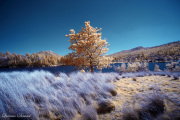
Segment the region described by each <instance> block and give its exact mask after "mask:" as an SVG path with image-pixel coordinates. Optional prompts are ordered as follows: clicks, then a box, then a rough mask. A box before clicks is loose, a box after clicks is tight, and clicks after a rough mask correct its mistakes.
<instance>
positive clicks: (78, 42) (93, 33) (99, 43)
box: [66, 21, 111, 72]
mask: <svg viewBox="0 0 180 120" xmlns="http://www.w3.org/2000/svg"><path fill="white" fill-rule="evenodd" d="M99 31H101V29H97V28H93V27H92V26H90V22H89V21H88V22H85V28H83V27H82V30H81V31H79V33H75V31H74V30H73V29H71V30H70V32H71V33H70V34H69V35H66V37H68V38H69V39H70V40H69V41H70V42H71V45H70V47H69V49H70V50H72V51H74V52H73V54H72V55H73V57H74V64H75V66H77V67H84V68H89V67H90V68H91V72H93V71H94V69H93V66H96V67H97V68H98V69H101V68H102V67H107V66H109V64H110V63H111V58H109V57H105V56H104V54H105V53H106V52H108V50H109V49H108V48H107V46H108V42H106V40H102V39H101V34H102V33H98V32H99Z"/></svg>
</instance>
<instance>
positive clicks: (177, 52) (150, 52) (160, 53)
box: [107, 41, 180, 62]
mask: <svg viewBox="0 0 180 120" xmlns="http://www.w3.org/2000/svg"><path fill="white" fill-rule="evenodd" d="M107 56H109V57H114V61H123V60H124V61H128V62H129V61H132V62H133V61H135V60H137V59H138V60H140V61H142V60H147V61H151V60H157V59H158V60H159V59H161V61H167V60H169V61H170V60H171V61H172V60H174V59H180V41H177V42H171V43H168V44H163V45H160V46H154V47H147V48H145V47H142V46H140V47H136V48H133V49H130V50H123V51H120V52H117V53H113V54H110V55H107Z"/></svg>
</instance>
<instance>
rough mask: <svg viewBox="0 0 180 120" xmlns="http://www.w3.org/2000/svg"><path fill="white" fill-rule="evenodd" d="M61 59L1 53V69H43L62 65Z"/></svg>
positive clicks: (35, 54) (37, 55)
mask: <svg viewBox="0 0 180 120" xmlns="http://www.w3.org/2000/svg"><path fill="white" fill-rule="evenodd" d="M60 61H61V58H60V57H57V56H55V55H39V54H37V53H33V54H32V55H30V54H29V53H26V55H20V54H16V53H13V54H11V53H10V52H8V51H6V53H5V54H4V53H3V52H1V53H0V67H27V66H32V67H43V66H55V65H60Z"/></svg>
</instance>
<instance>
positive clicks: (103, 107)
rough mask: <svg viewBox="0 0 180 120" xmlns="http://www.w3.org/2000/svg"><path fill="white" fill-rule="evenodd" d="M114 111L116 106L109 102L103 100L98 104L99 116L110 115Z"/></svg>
mask: <svg viewBox="0 0 180 120" xmlns="http://www.w3.org/2000/svg"><path fill="white" fill-rule="evenodd" d="M113 110H115V105H114V104H113V103H112V102H111V101H109V100H102V101H100V102H99V103H98V108H97V113H98V114H106V113H110V112H111V111H113Z"/></svg>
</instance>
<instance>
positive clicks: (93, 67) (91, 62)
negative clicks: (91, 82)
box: [90, 61, 94, 73]
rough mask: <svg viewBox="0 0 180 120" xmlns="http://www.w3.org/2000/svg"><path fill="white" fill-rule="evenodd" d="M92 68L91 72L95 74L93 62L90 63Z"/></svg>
mask: <svg viewBox="0 0 180 120" xmlns="http://www.w3.org/2000/svg"><path fill="white" fill-rule="evenodd" d="M90 68H91V72H92V73H93V72H94V67H93V64H92V61H90Z"/></svg>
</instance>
